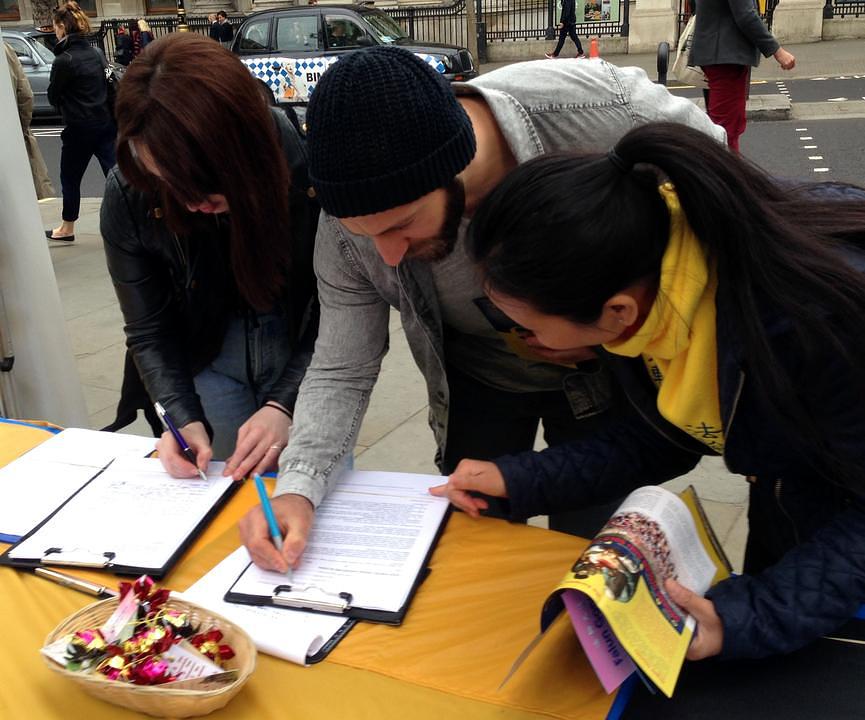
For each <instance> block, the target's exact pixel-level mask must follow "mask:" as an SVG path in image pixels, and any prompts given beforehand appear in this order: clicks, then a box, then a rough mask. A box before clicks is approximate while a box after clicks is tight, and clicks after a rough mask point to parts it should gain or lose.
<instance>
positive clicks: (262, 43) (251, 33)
mask: <svg viewBox="0 0 865 720" xmlns="http://www.w3.org/2000/svg"><path fill="white" fill-rule="evenodd" d="M269 33H270V18H264V19H262V20H253V21H252V22H250V23H247V24H246V25H244V26H243V30H242V31H241V34H240V49H241V50H267V49H268V45H267V43H268V37H267V36H268V34H269Z"/></svg>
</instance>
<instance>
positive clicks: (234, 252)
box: [101, 34, 318, 479]
mask: <svg viewBox="0 0 865 720" xmlns="http://www.w3.org/2000/svg"><path fill="white" fill-rule="evenodd" d="M116 116H117V127H118V138H117V141H118V142H117V158H118V168H115V170H114V171H113V172H112V173H111V174H110V175H109V177H108V182H107V187H106V192H105V197H104V200H103V204H102V218H101V227H102V236H103V238H104V241H105V252H106V256H107V260H108V268H109V271H110V273H111V277H112V280H113V282H114V287H115V289H116V292H117V297H118V299H119V301H120V307H121V310H122V311H123V316H124V319H125V322H126V325H125V331H126V338H127V346H128V348H129V354H128V356H127V366H126V377H125V379H124V388H123V393H122V397H121V401H120V407H119V408H118V417H117V420H116V421H115V423H114V424H113V425H112V426H111V429H117V428H119V427H123V426H124V425H125V424H128V422H131V421H132V420H134V419H135V417H136V410H137V409H138V408H144V409H145V411H148V410H150V408H151V403H153V402H157V401H158V402H160V403H161V404H162V405H163V406H164V407H165V409H166V410H167V411H168V413H169V414H170V415H171V416H172V417H173V419H174V421H175V423H176V425H177V426H178V427H179V428H180V430H181V433H182V434H183V437H184V438H185V439H186V441H187V442H188V443H189V445H190V447H191V448H192V450H193V451H194V452H195V453H196V454H197V466H198V468H200V469H205V468H206V467H207V464H208V461H209V460H210V459H211V458H218V459H227V460H228V464H227V467H226V470H225V474H226V475H228V474H231V475H233V476H234V477H235V478H236V479H240V478H242V477H244V476H245V475H247V474H249V473H251V472H263V471H264V470H266V469H269V468H272V467H274V466H275V465H276V461H277V459H278V456H279V451H280V450H281V449H282V448H283V447H284V446H285V445H286V444H287V442H288V435H289V430H290V428H291V422H292V411H293V408H294V402H295V398H296V397H297V390H298V386H299V385H300V380H301V378H302V377H303V375H304V372H305V370H306V366H307V364H308V362H309V358H310V356H311V352H312V346H313V343H314V340H315V335H316V331H317V306H316V302H315V300H316V296H315V279H314V275H313V272H312V247H313V238H314V235H315V230H316V224H317V219H318V204H317V202H316V201H315V200H314V199H311V198H310V194H311V193H310V192H309V191H308V183H307V180H306V154H305V150H304V147H303V145H302V143H301V140H300V138H299V136H298V135H297V132H296V131H295V129H294V128H293V127H292V126H291V124H290V123H289V122H288V121H287V120H286V119H285V116H284V115H283V114H282V113H281V112H279V111H276V110H272V109H271V108H270V107H269V106H268V103H267V100H266V98H265V96H264V94H263V93H262V92H261V89H260V87H259V83H258V81H257V80H255V79H254V78H253V77H252V75H250V73H249V71H248V70H247V69H246V68H245V66H244V65H243V64H242V63H241V62H240V61H239V60H238V59H237V58H236V57H234V56H233V55H232V54H231V53H229V52H228V51H226V50H224V49H223V48H221V47H220V46H219V45H216V44H215V43H213V42H211V41H210V40H208V39H207V38H205V37H202V36H199V35H195V34H184V35H181V34H178V35H171V36H167V37H164V38H161V39H159V40H156V41H154V42H153V43H152V44H151V45H149V46H148V48H147V50H146V52H143V53H142V54H141V55H140V56H139V57H138V58H137V59H136V61H135V62H134V63H132V64H131V65H130V67H129V70H128V71H127V73H126V74H125V76H124V78H123V81H122V83H121V86H120V91H119V93H118V98H117V104H116ZM133 362H134V364H133ZM139 377H140V380H141V383H139V382H138V378H139ZM142 384H143V387H142ZM145 390H146V393H145V392H144V391H145ZM150 412H151V413H152V411H150ZM152 417H153V416H152V414H150V416H149V419H151V420H152ZM153 424H154V423H153V422H151V425H153ZM157 447H158V449H159V455H160V458H161V459H162V462H163V464H164V465H165V467H166V469H167V470H168V471H169V472H171V473H172V474H173V475H176V476H193V475H195V474H196V472H197V468H196V467H195V466H193V465H192V463H190V462H189V461H188V460H186V459H185V457H184V456H183V455H182V454H181V452H180V448H179V447H178V445H177V443H176V442H175V441H174V440H173V439H172V436H171V435H168V434H165V435H163V438H162V439H161V440H160V441H159V443H158V445H157Z"/></svg>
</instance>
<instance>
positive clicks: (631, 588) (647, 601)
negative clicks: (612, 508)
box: [512, 486, 730, 697]
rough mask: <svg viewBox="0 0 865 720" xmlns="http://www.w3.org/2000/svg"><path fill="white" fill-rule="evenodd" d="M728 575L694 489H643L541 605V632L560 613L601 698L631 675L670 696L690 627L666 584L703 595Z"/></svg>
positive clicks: (633, 495)
mask: <svg viewBox="0 0 865 720" xmlns="http://www.w3.org/2000/svg"><path fill="white" fill-rule="evenodd" d="M729 574H730V563H729V561H728V560H727V558H726V556H725V555H724V551H723V550H722V549H721V546H720V544H719V543H718V540H717V538H716V537H715V534H714V532H713V531H712V529H711V527H710V526H709V523H708V520H707V519H706V516H705V514H704V512H703V508H702V507H701V505H700V503H699V500H698V499H697V495H696V492H695V491H694V488H693V487H688V488H687V489H686V490H684V491H683V492H682V493H681V494H679V495H676V494H675V493H672V492H670V491H669V490H665V489H664V488H661V487H654V486H648V487H643V488H640V489H638V490H635V491H634V492H632V493H631V494H630V495H628V497H627V498H625V501H624V502H623V503H622V504H621V505H620V506H619V508H618V510H616V512H615V513H614V514H613V516H612V517H611V518H610V519H609V520H608V521H607V523H606V525H604V527H603V528H601V531H600V532H599V533H598V534H597V535H596V536H595V537H594V539H593V540H592V541H591V543H590V544H589V546H588V547H587V548H586V550H585V551H584V552H583V554H582V555H580V557H579V558H578V559H577V561H576V562H575V563H574V565H573V566H572V567H571V569H570V570H569V571H568V573H567V574H566V575H565V578H564V579H563V580H562V582H561V583H560V584H559V586H558V587H557V588H556V590H555V591H554V592H553V594H552V595H551V596H550V598H549V599H548V600H547V603H546V605H545V606H544V610H543V614H542V618H541V627H542V629H543V630H545V629H546V628H547V627H549V625H550V624H551V623H552V621H553V619H555V617H557V616H558V615H559V614H560V613H561V611H562V609H563V607H564V609H566V610H567V612H568V614H569V615H570V618H571V622H572V624H573V626H574V629H575V631H576V633H577V637H578V638H579V640H580V643H581V644H582V646H583V648H584V650H585V652H586V655H587V657H588V659H589V661H590V662H591V664H592V667H594V669H595V672H596V673H597V675H598V678H599V679H600V681H601V683H602V684H603V686H604V689H605V690H606V691H607V692H612V691H613V690H615V689H616V688H617V687H618V686H619V685H620V684H621V683H622V682H623V681H624V680H625V679H626V678H627V677H628V676H629V675H631V673H633V672H635V671H637V672H639V673H640V675H641V676H642V678H643V680H645V681H647V682H648V683H650V684H651V685H653V686H655V687H657V688H659V689H660V690H661V691H662V692H663V693H664V694H665V695H667V696H668V697H669V696H671V695H672V694H673V689H674V688H675V686H676V680H677V678H678V676H679V671H680V670H681V667H682V663H683V662H684V659H685V653H686V651H687V649H688V645H689V644H690V642H691V637H692V635H693V633H694V626H695V621H694V619H693V618H692V617H691V616H690V615H686V614H685V613H684V612H683V611H682V610H681V609H680V608H679V607H678V606H677V605H676V604H675V603H674V602H673V601H672V599H671V598H670V596H669V595H668V594H667V592H666V590H665V588H664V582H665V581H666V580H667V578H673V579H675V580H677V581H678V582H679V583H681V584H682V585H684V586H685V587H687V588H689V589H690V590H692V591H694V592H695V593H697V594H699V595H703V594H705V592H706V591H707V590H708V589H709V588H710V587H711V586H712V585H714V584H715V583H717V582H719V581H720V580H723V579H724V578H726V577H727V576H728V575H729ZM534 644H535V643H533V644H532V645H531V646H530V648H529V649H531V647H533V646H534ZM526 654H527V653H525V652H524V653H523V655H522V656H521V657H520V659H519V660H518V661H517V663H516V664H515V666H514V668H513V669H512V672H513V671H515V670H516V668H517V667H518V665H519V664H520V663H521V662H522V659H523V658H524V657H525V655H526Z"/></svg>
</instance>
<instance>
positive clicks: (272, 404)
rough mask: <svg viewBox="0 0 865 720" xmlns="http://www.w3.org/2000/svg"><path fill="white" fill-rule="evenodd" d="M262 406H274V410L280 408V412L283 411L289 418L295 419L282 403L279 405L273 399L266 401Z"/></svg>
mask: <svg viewBox="0 0 865 720" xmlns="http://www.w3.org/2000/svg"><path fill="white" fill-rule="evenodd" d="M262 407H267V408H273V409H274V410H279V412H281V413H282V414H283V415H285V416H286V417H288V419H289V420H294V416H293V415H292V414H291V413H290V412H289V411H288V410H286V409H285V408H284V407H282V405H278V404H277V403H275V402H273V400H268V401H267V402H266V403H264V405H262Z"/></svg>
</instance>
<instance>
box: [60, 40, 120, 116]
mask: <svg viewBox="0 0 865 720" xmlns="http://www.w3.org/2000/svg"><path fill="white" fill-rule="evenodd" d="M54 54H55V55H56V56H57V57H56V58H54V64H53V65H52V66H51V81H50V83H49V85H48V100H49V101H50V102H51V104H52V105H54V107H58V108H60V112H61V113H62V114H63V122H64V123H65V124H66V125H89V126H98V125H105V124H107V123H109V122H111V115H110V114H109V112H108V105H107V100H108V88H107V83H106V80H105V68H104V65H103V64H102V57H101V56H100V55H99V52H98V51H96V50H95V49H94V48H93V47H91V45H90V43H89V42H87V40H85V39H84V38H83V37H81V36H80V35H78V34H73V35H67V36H66V37H64V38H63V39H62V40H61V41H60V42H58V43H57V45H55V46H54Z"/></svg>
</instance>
